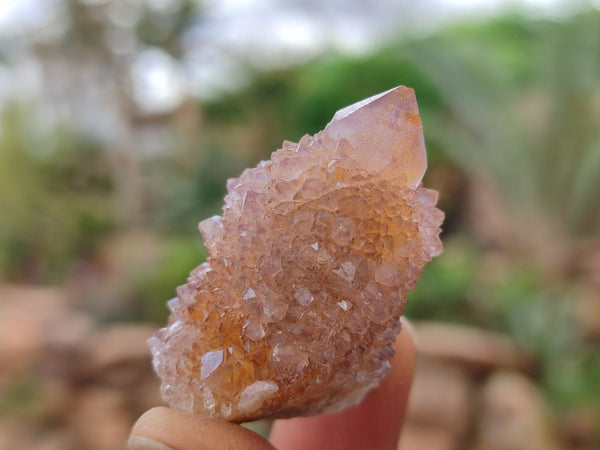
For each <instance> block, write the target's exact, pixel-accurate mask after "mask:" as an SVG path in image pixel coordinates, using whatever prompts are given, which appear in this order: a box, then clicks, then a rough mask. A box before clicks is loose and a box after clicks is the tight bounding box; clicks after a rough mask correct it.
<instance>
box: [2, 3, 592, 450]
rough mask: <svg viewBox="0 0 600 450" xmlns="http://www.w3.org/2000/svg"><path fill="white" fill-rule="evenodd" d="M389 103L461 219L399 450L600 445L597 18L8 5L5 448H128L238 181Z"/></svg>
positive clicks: (411, 310)
mask: <svg viewBox="0 0 600 450" xmlns="http://www.w3.org/2000/svg"><path fill="white" fill-rule="evenodd" d="M398 84H404V85H408V86H411V87H413V88H414V89H415V90H416V94H417V98H418V102H419V105H420V110H421V113H422V119H423V125H424V130H425V137H426V142H427V148H428V156H429V171H428V173H427V175H426V177H425V184H426V186H428V187H431V188H434V189H437V190H439V192H440V207H441V208H442V209H443V210H444V211H445V212H446V216H447V219H446V222H445V225H444V231H443V239H444V243H445V252H444V254H443V255H442V256H440V257H439V258H437V259H435V260H434V261H433V262H432V263H430V264H429V265H428V266H427V267H426V269H425V271H424V273H423V275H422V277H421V279H420V281H419V283H418V287H417V289H416V290H415V291H413V292H412V293H411V294H410V297H409V300H410V302H409V306H408V308H407V311H406V314H407V315H408V316H409V317H410V318H411V319H412V320H413V321H414V322H415V324H416V327H417V331H418V333H419V343H418V345H419V349H420V351H421V360H420V363H419V369H418V373H417V378H416V384H415V387H414V390H413V395H412V397H411V404H410V413H409V419H408V423H407V425H406V428H405V433H404V436H403V440H402V442H401V443H400V447H399V448H401V449H402V450H411V449H426V450H428V449H432V450H436V449H440V450H442V449H444V450H445V449H490V450H491V449H498V450H500V449H506V450H508V449H511V450H517V449H559V448H567V449H598V448H600V345H599V344H600V3H599V2H586V1H575V0H565V1H543V0H537V1H516V0H514V1H499V0H497V1H477V0H470V1H469V0H426V1H424V0H422V1H419V2H413V1H408V0H330V1H322V0H281V1H275V0H2V1H1V2H0V449H16V448H23V449H25V448H27V449H44V450H46V449H48V450H50V449H113V448H121V447H122V446H123V443H124V441H125V439H126V436H127V434H128V430H129V428H130V426H131V424H132V423H133V422H134V421H135V419H136V417H137V416H138V415H139V414H141V412H143V411H144V410H145V409H147V408H149V407H151V406H154V405H156V404H160V398H159V397H158V383H157V380H156V379H155V377H154V376H153V374H152V371H151V367H150V360H149V355H148V350H147V348H146V346H145V343H144V341H145V339H146V338H147V337H148V336H149V335H150V334H151V333H152V330H153V329H154V328H156V327H157V326H159V325H162V324H164V323H165V320H166V317H167V310H166V307H165V301H166V300H167V299H169V298H171V297H172V296H173V295H174V288H175V286H177V285H179V284H182V283H184V281H185V279H186V277H187V274H188V272H189V271H190V269H191V268H193V267H195V266H196V265H198V264H199V263H200V262H202V261H203V260H204V258H205V257H206V252H205V250H204V249H203V246H202V240H201V237H200V235H199V233H198V232H197V228H196V225H197V222H198V221H199V220H201V219H202V218H205V217H207V216H209V215H213V214H218V213H219V211H220V208H221V205H222V198H223V195H224V187H225V180H226V179H227V178H228V177H232V176H236V175H238V174H239V173H240V172H241V171H242V170H243V168H245V167H249V166H254V165H255V164H256V163H257V162H258V161H260V160H261V159H265V158H268V157H269V154H270V152H271V151H273V150H274V149H276V148H278V146H279V145H280V144H281V142H282V141H283V139H288V140H297V139H299V138H300V137H301V136H302V135H303V134H305V133H310V134H312V133H314V132H316V131H318V130H320V129H321V128H322V127H323V126H324V125H325V123H327V121H328V120H329V119H330V118H331V117H332V115H333V113H334V112H335V111H336V110H337V109H338V108H340V107H342V106H345V105H348V104H350V103H353V102H354V101H357V100H359V99H361V98H364V97H367V96H370V95H373V94H375V93H378V92H380V91H383V90H386V89H389V88H391V87H393V86H396V85H398ZM251 426H252V427H254V428H255V429H257V430H259V431H261V432H265V430H266V428H268V424H261V423H258V424H252V425H251Z"/></svg>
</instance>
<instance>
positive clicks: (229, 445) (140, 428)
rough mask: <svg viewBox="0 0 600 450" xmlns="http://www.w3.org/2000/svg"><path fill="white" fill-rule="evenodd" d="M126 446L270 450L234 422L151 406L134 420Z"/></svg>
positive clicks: (133, 448)
mask: <svg viewBox="0 0 600 450" xmlns="http://www.w3.org/2000/svg"><path fill="white" fill-rule="evenodd" d="M128 445H129V448H130V449H131V450H168V449H174V450H209V449H210V450H225V449H227V450H230V449H231V450H237V449H244V450H246V449H248V450H274V448H273V446H272V445H271V444H269V443H268V442H267V441H266V440H265V439H263V438H262V437H260V436H259V435H258V434H256V433H254V432H252V431H250V430H247V429H246V428H243V427H241V426H239V425H236V424H234V423H231V422H227V421H225V420H219V419H207V418H203V417H200V416H196V415H193V414H186V413H182V412H179V411H174V410H172V409H169V408H165V407H158V408H152V409H151V410H149V411H146V412H145V413H144V414H143V415H142V416H141V417H140V418H139V419H138V421H137V422H136V424H135V425H134V426H133V430H132V431H131V436H130V438H129V441H128ZM161 445H162V446H161Z"/></svg>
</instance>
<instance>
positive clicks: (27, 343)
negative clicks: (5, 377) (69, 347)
mask: <svg viewBox="0 0 600 450" xmlns="http://www.w3.org/2000/svg"><path fill="white" fill-rule="evenodd" d="M66 311H67V309H66V299H65V295H64V292H62V291H61V290H60V289H55V288H39V287H29V286H17V285H8V286H7V285H2V286H0V372H5V373H6V372H7V371H11V372H14V373H17V372H19V371H22V370H24V369H27V368H29V367H31V366H32V365H33V364H34V363H35V362H37V361H38V359H39V358H40V355H41V354H42V353H43V350H44V347H45V344H44V343H45V338H46V328H47V327H48V326H49V324H50V323H52V322H54V321H56V320H60V317H62V316H63V315H64V314H65V312H66Z"/></svg>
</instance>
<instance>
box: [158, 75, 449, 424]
mask: <svg viewBox="0 0 600 450" xmlns="http://www.w3.org/2000/svg"><path fill="white" fill-rule="evenodd" d="M426 165H427V162H426V155H425V146H424V141H423V132H422V127H421V121H420V117H419V112H418V108H417V103H416V99H415V95H414V91H413V90H412V89H409V88H406V87H403V86H399V87H396V88H394V89H391V90H389V91H387V92H384V93H382V94H379V95H376V96H374V97H371V98H368V99H366V100H363V101H361V102H358V103H356V104H354V105H352V106H348V107H347V108H344V109H342V110H340V111H338V112H337V113H336V114H335V116H334V117H333V120H332V121H331V122H330V123H329V124H328V125H327V126H326V127H325V129H324V130H323V131H321V132H319V133H317V134H316V135H314V136H308V135H306V136H304V137H303V138H302V139H300V142H299V143H297V144H296V143H292V142H288V141H285V142H284V143H283V146H282V148H281V149H279V150H277V151H275V152H274V153H273V154H272V155H271V159H270V160H269V161H263V162H261V163H260V164H258V166H257V167H255V168H253V169H247V170H245V171H244V172H243V173H242V175H241V176H240V177H239V178H235V179H231V180H229V181H228V182H227V190H228V194H227V196H226V197H225V206H224V208H223V215H222V216H214V217H211V218H209V219H206V220H204V221H203V222H201V223H200V225H199V227H200V231H201V233H202V235H203V237H204V240H205V246H206V248H207V250H208V253H209V257H208V260H207V261H206V262H205V263H203V264H201V265H200V266H198V267H197V268H196V269H194V270H193V271H192V272H191V274H190V276H189V278H188V281H187V284H185V285H183V286H180V287H179V288H178V289H177V297H176V298H174V299H173V300H170V301H169V303H168V306H169V309H170V310H171V317H170V319H169V323H168V326H167V327H166V328H162V329H160V330H158V332H157V333H156V335H155V336H154V337H152V338H151V339H150V340H149V344H150V347H151V350H152V354H153V357H154V368H155V370H156V372H157V374H158V375H159V377H160V378H161V380H162V385H161V393H162V396H163V398H164V399H165V401H166V402H167V403H168V404H169V405H170V406H171V407H173V408H176V409H179V410H182V411H187V412H194V413H197V414H201V415H204V416H209V417H219V418H224V419H227V420H231V421H237V422H242V421H249V420H256V419H261V418H283V417H292V416H297V415H313V414H319V413H324V412H335V411H339V410H341V409H343V408H345V407H347V406H351V405H354V404H356V403H358V402H359V401H360V400H361V399H362V398H363V397H364V396H365V394H366V393H367V392H368V391H369V390H370V389H372V388H373V387H375V386H377V385H378V384H379V382H380V381H381V379H382V378H383V377H384V376H385V375H386V374H387V373H388V371H389V370H390V363H389V360H390V358H391V357H392V356H393V355H394V349H393V347H392V344H393V342H394V340H395V337H396V335H397V334H398V332H399V331H400V325H399V318H400V315H401V313H402V309H403V308H404V305H405V302H406V291H407V290H408V289H412V288H414V286H415V283H416V280H417V278H418V276H419V274H420V272H421V269H422V268H423V266H424V265H425V263H426V262H427V261H429V260H430V259H431V258H432V257H433V256H436V255H438V254H439V253H441V251H442V244H441V242H440V239H439V233H440V228H439V227H440V225H441V223H442V220H443V213H442V212H441V211H439V210H438V209H436V208H435V204H436V201H437V192H435V191H432V190H428V189H425V188H423V187H422V186H421V178H422V177H423V174H424V172H425V169H426ZM399 357H402V355H399Z"/></svg>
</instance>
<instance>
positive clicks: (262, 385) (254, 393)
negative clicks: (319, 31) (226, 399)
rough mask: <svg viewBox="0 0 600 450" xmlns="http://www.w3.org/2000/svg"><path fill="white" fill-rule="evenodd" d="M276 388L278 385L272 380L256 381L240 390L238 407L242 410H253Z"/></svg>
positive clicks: (273, 392)
mask: <svg viewBox="0 0 600 450" xmlns="http://www.w3.org/2000/svg"><path fill="white" fill-rule="evenodd" d="M278 390H279V386H277V385H276V384H275V383H273V382H272V381H256V382H255V383H252V384H251V385H250V386H248V387H246V389H244V390H243V391H242V395H241V396H240V402H239V404H238V408H239V409H241V410H242V411H248V412H250V411H255V410H256V409H258V408H259V407H260V405H261V403H262V402H264V401H265V400H267V399H268V398H269V397H272V396H273V395H274V394H275V392H277V391H278Z"/></svg>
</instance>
